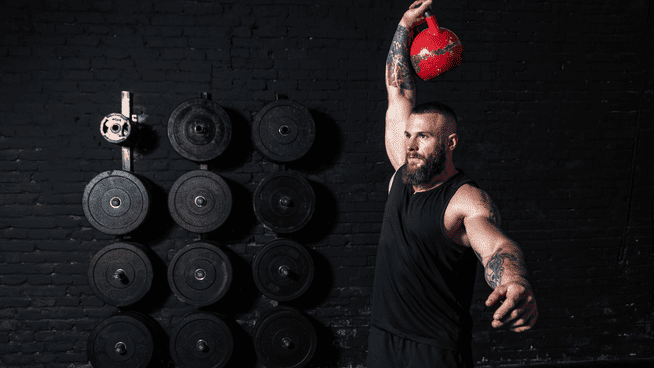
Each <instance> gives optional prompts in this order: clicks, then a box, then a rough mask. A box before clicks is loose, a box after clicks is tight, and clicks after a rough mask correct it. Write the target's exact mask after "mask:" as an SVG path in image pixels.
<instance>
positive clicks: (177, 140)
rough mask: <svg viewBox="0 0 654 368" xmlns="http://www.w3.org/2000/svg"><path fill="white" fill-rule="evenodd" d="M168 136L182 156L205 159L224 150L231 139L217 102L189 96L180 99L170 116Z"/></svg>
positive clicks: (229, 124)
mask: <svg viewBox="0 0 654 368" xmlns="http://www.w3.org/2000/svg"><path fill="white" fill-rule="evenodd" d="M168 139H169V140H170V144H171V145H172V146H173V148H174V149H175V151H177V153H179V154H180V155H182V156H183V157H184V158H186V159H189V160H192V161H197V162H205V161H209V160H212V159H214V158H216V157H218V156H220V154H221V153H223V151H225V149H226V148H227V146H228V145H229V141H230V140H231V139H232V123H231V121H230V120H229V116H228V115H227V113H226V112H225V110H223V108H222V107H220V105H218V104H217V103H215V102H213V101H211V100H209V99H205V98H197V99H192V100H188V101H184V102H182V103H181V104H180V105H179V106H177V107H176V108H175V110H174V111H173V113H172V114H171V115H170V118H169V119H168Z"/></svg>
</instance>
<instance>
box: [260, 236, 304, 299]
mask: <svg viewBox="0 0 654 368" xmlns="http://www.w3.org/2000/svg"><path fill="white" fill-rule="evenodd" d="M313 270H314V266H313V260H312V259H311V255H310V254H309V252H308V251H307V250H306V249H305V248H304V247H303V246H301V245H300V244H298V243H296V242H294V241H292V240H288V239H277V240H273V241H272V242H270V243H268V244H266V246H264V247H263V248H262V249H261V250H260V251H259V252H257V255H256V256H255V258H254V265H253V274H254V282H255V283H256V284H257V287H258V288H259V290H260V291H261V292H262V293H263V294H264V295H266V296H267V297H269V298H271V299H273V300H278V301H288V300H293V299H296V298H298V297H299V296H300V295H302V294H304V292H305V291H307V289H308V288H309V286H310V285H311V281H313Z"/></svg>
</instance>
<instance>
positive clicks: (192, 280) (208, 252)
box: [168, 241, 232, 307]
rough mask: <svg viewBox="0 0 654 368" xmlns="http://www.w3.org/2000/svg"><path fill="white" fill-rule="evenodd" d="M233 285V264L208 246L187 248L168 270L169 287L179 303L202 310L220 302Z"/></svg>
mask: <svg viewBox="0 0 654 368" xmlns="http://www.w3.org/2000/svg"><path fill="white" fill-rule="evenodd" d="M231 283H232V264H231V262H230V260H229V258H228V257H227V255H226V254H225V253H224V252H223V251H222V250H220V248H219V247H218V246H217V245H215V244H211V243H208V242H204V241H200V242H195V243H193V244H189V245H187V246H185V247H184V248H182V249H181V250H180V251H178V252H177V253H176V254H175V256H174V257H173V259H172V261H170V265H169V266H168V284H169V285H170V288H171V289H172V291H173V293H175V295H176V296H177V298H178V299H179V300H181V301H182V302H184V303H187V304H190V305H194V306H196V307H204V306H207V305H210V304H213V303H215V302H217V301H218V300H220V299H221V298H222V297H223V296H224V295H225V293H227V290H228V289H229V286H230V285H231Z"/></svg>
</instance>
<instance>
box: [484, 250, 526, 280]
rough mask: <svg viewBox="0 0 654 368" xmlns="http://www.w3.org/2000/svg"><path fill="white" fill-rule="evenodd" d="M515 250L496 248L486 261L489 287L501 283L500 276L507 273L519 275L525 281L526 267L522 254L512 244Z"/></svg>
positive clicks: (486, 275)
mask: <svg viewBox="0 0 654 368" xmlns="http://www.w3.org/2000/svg"><path fill="white" fill-rule="evenodd" d="M514 249H515V251H506V250H498V251H497V252H495V254H493V255H492V256H491V258H490V259H489V260H488V263H486V267H485V277H486V282H488V285H490V287H491V288H493V289H495V288H496V287H498V286H500V285H501V284H502V277H503V276H505V275H506V274H507V273H508V274H510V275H511V276H519V277H521V278H522V279H524V280H525V281H527V279H528V274H527V268H526V267H525V263H524V260H523V259H522V254H521V252H520V251H519V250H518V248H517V245H514Z"/></svg>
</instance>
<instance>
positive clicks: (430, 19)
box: [425, 8, 440, 33]
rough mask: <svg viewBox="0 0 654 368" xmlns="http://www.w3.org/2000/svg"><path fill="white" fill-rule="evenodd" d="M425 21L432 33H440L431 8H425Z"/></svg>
mask: <svg viewBox="0 0 654 368" xmlns="http://www.w3.org/2000/svg"><path fill="white" fill-rule="evenodd" d="M425 20H426V21H427V25H428V26H429V29H430V30H431V31H432V32H433V33H439V32H440V29H439V28H438V22H436V17H435V16H434V13H433V12H432V11H431V8H427V10H425Z"/></svg>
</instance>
